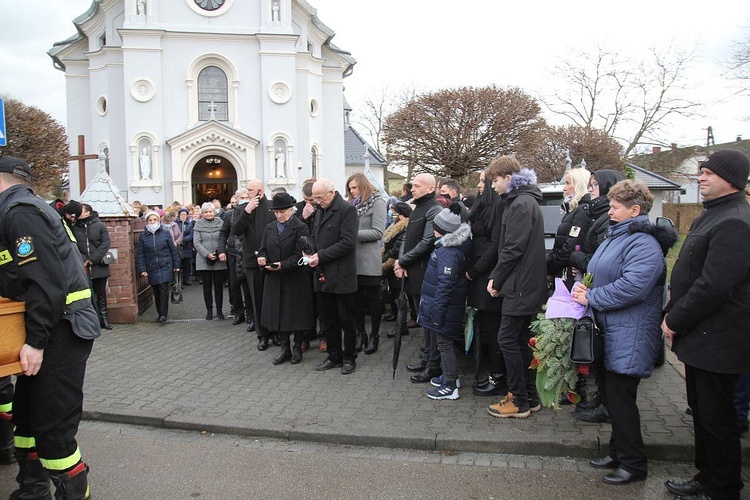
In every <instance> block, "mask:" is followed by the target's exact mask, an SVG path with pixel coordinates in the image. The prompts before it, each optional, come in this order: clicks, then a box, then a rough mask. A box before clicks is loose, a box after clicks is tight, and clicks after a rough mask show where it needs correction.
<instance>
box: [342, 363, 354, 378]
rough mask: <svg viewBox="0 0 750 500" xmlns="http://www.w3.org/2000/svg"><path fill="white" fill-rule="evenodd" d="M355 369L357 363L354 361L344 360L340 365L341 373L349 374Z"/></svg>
mask: <svg viewBox="0 0 750 500" xmlns="http://www.w3.org/2000/svg"><path fill="white" fill-rule="evenodd" d="M356 369H357V364H356V363H355V362H354V361H344V365H343V366H342V367H341V374H342V375H349V374H350V373H354V370H356Z"/></svg>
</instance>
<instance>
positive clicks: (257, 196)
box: [231, 179, 276, 351]
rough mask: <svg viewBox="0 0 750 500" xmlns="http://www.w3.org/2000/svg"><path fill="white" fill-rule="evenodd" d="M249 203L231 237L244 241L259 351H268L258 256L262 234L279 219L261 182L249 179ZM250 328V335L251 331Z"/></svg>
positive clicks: (247, 275)
mask: <svg viewBox="0 0 750 500" xmlns="http://www.w3.org/2000/svg"><path fill="white" fill-rule="evenodd" d="M247 196H248V197H249V201H248V202H247V203H245V204H244V208H242V209H240V216H239V218H238V219H237V221H236V222H235V223H234V224H233V225H232V233H231V234H232V236H241V237H242V259H243V260H244V263H245V276H246V278H247V284H248V286H249V288H250V298H251V302H252V309H253V318H255V322H256V324H255V331H256V332H257V334H258V350H259V351H265V350H266V349H268V341H269V336H270V335H269V333H268V330H267V329H266V328H264V327H263V326H262V325H261V324H260V323H259V320H260V311H261V310H262V306H263V278H264V276H265V275H264V274H263V272H264V271H263V269H262V268H260V267H258V260H257V254H258V249H259V248H260V242H261V238H262V237H263V230H264V229H265V227H266V226H267V225H268V224H270V223H271V222H273V221H275V220H276V218H275V217H274V215H273V212H272V211H271V203H270V202H269V201H268V198H266V197H265V195H264V192H263V183H262V182H261V181H260V179H250V180H249V181H248V183H247ZM252 326H253V325H249V326H248V331H252V329H251V327H252Z"/></svg>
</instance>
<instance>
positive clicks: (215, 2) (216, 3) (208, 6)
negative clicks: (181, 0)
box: [194, 0, 226, 11]
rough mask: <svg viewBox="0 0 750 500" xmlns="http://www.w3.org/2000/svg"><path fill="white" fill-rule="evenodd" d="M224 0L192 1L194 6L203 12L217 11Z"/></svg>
mask: <svg viewBox="0 0 750 500" xmlns="http://www.w3.org/2000/svg"><path fill="white" fill-rule="evenodd" d="M225 1H226V0H194V2H195V4H196V5H197V6H198V7H200V8H201V9H203V10H208V11H213V10H218V9H220V8H221V6H222V5H224V2H225Z"/></svg>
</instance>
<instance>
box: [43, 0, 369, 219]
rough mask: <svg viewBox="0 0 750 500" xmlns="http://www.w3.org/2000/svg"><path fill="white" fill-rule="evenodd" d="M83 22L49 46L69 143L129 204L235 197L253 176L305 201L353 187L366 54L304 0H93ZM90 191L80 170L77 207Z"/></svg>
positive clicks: (73, 184) (74, 183) (74, 173)
mask: <svg viewBox="0 0 750 500" xmlns="http://www.w3.org/2000/svg"><path fill="white" fill-rule="evenodd" d="M73 22H74V24H75V26H76V28H77V30H78V33H77V34H76V35H75V36H73V37H71V38H69V39H67V40H64V41H62V42H58V43H55V44H54V46H53V48H52V49H51V50H50V51H49V55H50V56H51V57H52V59H53V61H54V64H55V67H57V68H58V69H60V70H61V71H63V72H64V73H65V78H66V86H67V116H68V123H67V130H68V136H69V137H70V138H71V142H74V138H75V137H77V136H79V135H83V136H84V137H85V142H86V149H87V151H86V153H89V154H91V153H93V154H100V155H101V154H104V155H106V160H105V161H106V163H107V165H108V170H109V173H110V176H111V178H112V180H113V182H114V183H115V185H117V186H118V187H119V189H120V190H121V192H122V194H123V196H124V197H125V198H126V199H127V200H128V201H133V200H136V199H137V200H139V201H141V203H144V204H148V205H163V204H171V203H172V202H173V201H175V200H176V201H179V202H180V203H182V204H187V203H202V202H204V201H208V200H210V199H213V198H218V199H220V200H221V201H222V203H226V202H228V201H229V198H230V196H231V195H232V194H233V193H234V191H235V189H236V188H237V187H238V186H242V187H244V186H245V184H246V182H247V180H248V179H252V178H259V179H261V180H262V181H263V182H264V184H265V186H266V188H267V191H270V190H271V189H273V188H276V187H280V186H281V187H284V188H286V189H287V191H289V192H290V193H292V194H294V195H295V196H297V197H298V198H299V194H300V188H301V185H302V182H303V181H304V180H305V179H307V178H310V177H318V178H320V177H328V178H331V179H332V180H333V182H334V185H335V186H336V187H337V189H339V190H340V191H341V192H342V193H343V191H344V183H345V179H346V177H345V176H346V170H345V168H344V166H345V161H346V159H345V134H344V131H345V122H344V120H345V118H344V116H345V113H344V105H345V100H344V86H343V82H344V78H346V77H347V76H348V75H350V74H351V72H352V67H353V66H354V64H355V60H354V59H353V58H352V57H351V55H350V54H349V53H348V52H346V51H343V50H341V49H339V48H337V47H336V46H335V45H333V44H332V43H331V39H332V38H333V36H334V32H333V31H332V30H331V29H330V28H328V27H327V26H326V25H324V24H323V23H322V22H321V21H320V20H319V19H318V18H317V15H316V10H315V9H314V8H313V7H311V6H310V5H309V4H308V3H307V2H305V1H304V0H93V1H92V4H91V7H90V8H89V10H88V11H87V12H86V13H84V14H82V15H81V16H79V17H78V18H76V19H75V20H74V21H73ZM97 163H98V162H96V161H88V162H87V163H86V169H85V180H89V179H93V178H94V175H95V174H96V171H97ZM79 186H80V178H79V174H78V168H77V167H76V164H74V163H72V164H71V168H70V188H71V192H70V197H71V199H76V198H78V196H79V195H80V188H79Z"/></svg>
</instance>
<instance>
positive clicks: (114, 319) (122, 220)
mask: <svg viewBox="0 0 750 500" xmlns="http://www.w3.org/2000/svg"><path fill="white" fill-rule="evenodd" d="M100 219H101V221H102V222H104V224H105V225H106V226H107V229H108V230H109V237H110V240H111V245H110V248H116V249H117V252H118V256H117V261H116V262H114V263H112V264H111V265H110V266H109V269H110V271H111V273H112V274H111V276H110V277H109V280H107V308H108V319H109V321H110V322H111V323H136V322H137V321H138V302H137V300H136V297H137V290H136V275H135V249H134V247H133V226H134V225H137V224H141V225H142V224H143V223H142V221H140V220H139V219H137V218H133V217H105V216H102V217H100Z"/></svg>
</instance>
